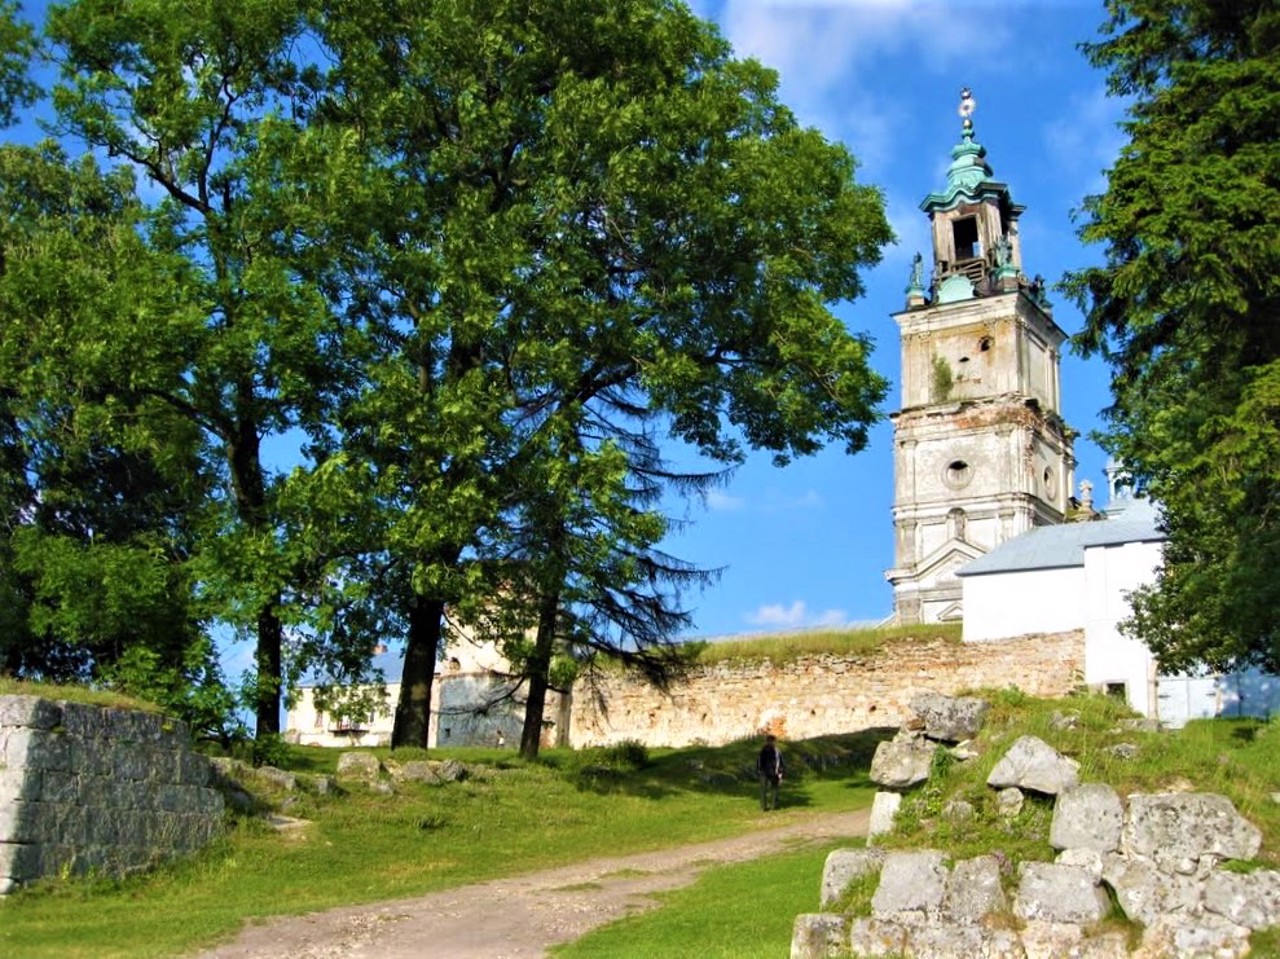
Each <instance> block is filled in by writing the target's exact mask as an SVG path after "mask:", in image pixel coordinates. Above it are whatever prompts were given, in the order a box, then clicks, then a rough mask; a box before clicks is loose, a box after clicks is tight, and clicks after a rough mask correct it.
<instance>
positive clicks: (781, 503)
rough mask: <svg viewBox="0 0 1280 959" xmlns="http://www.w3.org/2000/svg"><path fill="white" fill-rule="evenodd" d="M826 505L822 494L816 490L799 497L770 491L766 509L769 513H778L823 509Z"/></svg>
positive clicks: (808, 491) (809, 490) (808, 490)
mask: <svg viewBox="0 0 1280 959" xmlns="http://www.w3.org/2000/svg"><path fill="white" fill-rule="evenodd" d="M826 505H827V503H826V500H824V499H823V498H822V494H821V493H819V492H818V491H817V490H815V489H807V490H805V491H804V492H803V493H800V494H798V495H796V494H790V495H784V494H782V493H780V492H779V491H778V490H770V491H769V495H768V498H767V500H766V502H765V507H764V509H765V512H768V513H777V512H782V511H785V510H793V509H822V508H823V507H824V506H826Z"/></svg>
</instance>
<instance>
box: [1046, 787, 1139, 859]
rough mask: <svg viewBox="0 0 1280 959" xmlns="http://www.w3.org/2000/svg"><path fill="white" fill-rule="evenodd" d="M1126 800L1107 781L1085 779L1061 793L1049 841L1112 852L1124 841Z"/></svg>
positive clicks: (1059, 846) (1063, 846)
mask: <svg viewBox="0 0 1280 959" xmlns="http://www.w3.org/2000/svg"><path fill="white" fill-rule="evenodd" d="M1123 826H1124V803H1122V802H1121V801H1120V796H1119V794H1117V793H1116V791H1115V790H1114V789H1112V788H1111V787H1110V786H1108V785H1106V784H1105V783H1084V784H1082V785H1078V786H1072V787H1071V788H1069V789H1064V790H1063V791H1062V792H1061V793H1059V795H1058V798H1057V801H1056V802H1055V803H1054V805H1053V823H1052V825H1050V827H1049V844H1050V845H1051V846H1053V848H1054V849H1092V850H1094V851H1096V852H1100V853H1106V852H1112V851H1114V850H1115V849H1116V848H1117V847H1119V845H1120V829H1121V827H1123Z"/></svg>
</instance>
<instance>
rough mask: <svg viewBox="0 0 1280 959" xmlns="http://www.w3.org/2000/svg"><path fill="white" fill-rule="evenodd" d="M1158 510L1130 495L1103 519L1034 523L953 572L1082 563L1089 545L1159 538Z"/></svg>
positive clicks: (980, 572) (1162, 536)
mask: <svg viewBox="0 0 1280 959" xmlns="http://www.w3.org/2000/svg"><path fill="white" fill-rule="evenodd" d="M1158 520H1159V514H1158V513H1157V511H1156V509H1155V507H1154V506H1152V505H1151V504H1150V503H1149V502H1148V501H1146V500H1141V499H1134V500H1132V501H1130V503H1129V504H1128V505H1127V506H1126V507H1125V508H1124V509H1123V510H1113V511H1112V513H1111V515H1109V516H1108V517H1107V518H1106V519H1105V520H1099V521H1097V522H1093V523H1064V524H1062V525H1060V526H1037V527H1036V528H1035V529H1031V530H1028V531H1027V532H1025V533H1022V534H1021V535H1019V536H1015V537H1014V538H1013V539H1010V540H1006V541H1005V542H1003V543H1001V544H1000V545H999V546H997V547H996V548H995V549H993V550H992V551H991V552H989V553H987V554H986V555H985V556H981V557H979V558H978V559H975V560H974V561H973V562H972V563H969V564H967V565H966V566H964V567H962V568H961V569H959V570H957V571H956V575H957V576H982V575H985V574H988V573H1011V572H1018V571H1021V570H1030V569H1064V568H1071V567H1074V566H1083V565H1084V551H1085V549H1087V548H1088V547H1090V546H1120V545H1122V544H1124V543H1143V542H1147V543H1150V542H1159V541H1161V540H1163V539H1165V538H1166V537H1165V534H1164V533H1162V532H1161V531H1160V530H1159V529H1158V528H1157V522H1158Z"/></svg>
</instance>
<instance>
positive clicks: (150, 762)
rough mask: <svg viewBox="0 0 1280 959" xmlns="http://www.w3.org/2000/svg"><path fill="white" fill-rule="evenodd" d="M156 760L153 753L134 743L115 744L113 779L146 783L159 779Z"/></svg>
mask: <svg viewBox="0 0 1280 959" xmlns="http://www.w3.org/2000/svg"><path fill="white" fill-rule="evenodd" d="M154 760H155V757H154V756H153V755H152V753H151V751H150V750H148V749H147V748H146V747H144V746H140V745H138V744H137V743H134V742H118V743H115V744H114V746H113V748H112V750H111V775H112V778H113V779H115V780H116V781H117V782H121V781H124V782H146V781H148V780H150V779H154V778H157V777H156V775H155V762H154ZM159 778H168V777H167V776H162V777H159Z"/></svg>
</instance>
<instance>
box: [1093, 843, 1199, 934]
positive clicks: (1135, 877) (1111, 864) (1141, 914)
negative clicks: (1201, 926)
mask: <svg viewBox="0 0 1280 959" xmlns="http://www.w3.org/2000/svg"><path fill="white" fill-rule="evenodd" d="M1102 881H1103V882H1105V883H1106V884H1107V885H1108V886H1110V887H1111V888H1112V890H1113V891H1114V892H1115V894H1116V902H1118V903H1119V904H1120V908H1121V909H1123V910H1124V914H1125V915H1126V916H1128V917H1129V918H1130V919H1132V920H1134V921H1135V922H1140V923H1142V924H1143V925H1144V926H1149V925H1150V924H1151V923H1152V922H1154V921H1155V920H1156V919H1157V918H1158V917H1160V916H1163V915H1165V914H1176V915H1180V916H1195V915H1199V913H1200V912H1201V904H1200V903H1201V898H1202V896H1203V893H1204V882H1203V880H1201V879H1198V878H1197V877H1195V876H1182V875H1178V874H1176V873H1168V872H1162V871H1161V870H1159V869H1157V868H1156V865H1155V863H1153V862H1152V861H1151V860H1150V859H1142V858H1130V857H1128V856H1120V855H1116V854H1114V853H1113V854H1111V855H1109V856H1107V857H1106V858H1105V859H1104V861H1103V868H1102Z"/></svg>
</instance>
